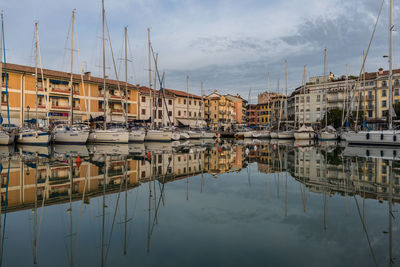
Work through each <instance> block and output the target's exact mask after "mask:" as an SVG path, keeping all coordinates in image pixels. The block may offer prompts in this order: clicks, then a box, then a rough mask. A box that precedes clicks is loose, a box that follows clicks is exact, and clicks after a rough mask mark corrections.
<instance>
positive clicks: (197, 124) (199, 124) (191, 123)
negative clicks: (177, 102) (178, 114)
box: [178, 119, 207, 127]
mask: <svg viewBox="0 0 400 267" xmlns="http://www.w3.org/2000/svg"><path fill="white" fill-rule="evenodd" d="M178 122H179V123H180V124H181V125H184V126H190V127H204V126H206V125H207V123H206V122H205V121H204V120H195V119H193V120H189V119H179V120H178Z"/></svg>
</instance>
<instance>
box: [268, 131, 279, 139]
mask: <svg viewBox="0 0 400 267" xmlns="http://www.w3.org/2000/svg"><path fill="white" fill-rule="evenodd" d="M270 137H271V138H272V139H278V133H277V132H271V133H270Z"/></svg>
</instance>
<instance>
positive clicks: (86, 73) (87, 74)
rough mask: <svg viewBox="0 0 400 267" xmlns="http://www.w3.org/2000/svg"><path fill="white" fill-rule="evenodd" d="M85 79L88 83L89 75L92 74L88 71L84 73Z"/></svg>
mask: <svg viewBox="0 0 400 267" xmlns="http://www.w3.org/2000/svg"><path fill="white" fill-rule="evenodd" d="M84 74H85V78H86V79H88V80H89V81H90V75H91V74H92V73H91V72H90V71H86V72H85V73H84Z"/></svg>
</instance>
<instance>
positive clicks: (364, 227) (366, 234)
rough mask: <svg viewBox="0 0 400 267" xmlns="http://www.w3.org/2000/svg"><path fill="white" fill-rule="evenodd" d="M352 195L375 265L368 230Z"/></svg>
mask: <svg viewBox="0 0 400 267" xmlns="http://www.w3.org/2000/svg"><path fill="white" fill-rule="evenodd" d="M353 197H354V201H355V202H356V206H357V211H358V215H359V217H360V220H361V223H362V226H363V229H364V232H365V236H366V237H367V241H368V246H369V249H370V251H371V255H372V258H373V260H374V263H375V266H378V264H377V262H376V258H375V254H374V250H373V249H372V246H371V242H370V240H369V236H368V232H367V226H366V225H365V222H364V220H363V218H362V217H361V212H360V207H359V206H358V201H357V198H356V196H355V195H354V196H353Z"/></svg>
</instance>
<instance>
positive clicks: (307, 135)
mask: <svg viewBox="0 0 400 267" xmlns="http://www.w3.org/2000/svg"><path fill="white" fill-rule="evenodd" d="M314 138H315V133H313V132H295V133H294V139H296V140H311V139H314Z"/></svg>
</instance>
